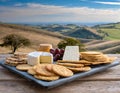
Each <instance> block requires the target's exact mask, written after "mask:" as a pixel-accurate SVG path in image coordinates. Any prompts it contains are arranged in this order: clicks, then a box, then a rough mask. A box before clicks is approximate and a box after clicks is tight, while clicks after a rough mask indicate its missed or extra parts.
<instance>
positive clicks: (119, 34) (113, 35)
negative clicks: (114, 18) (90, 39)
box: [101, 28, 120, 40]
mask: <svg viewBox="0 0 120 93" xmlns="http://www.w3.org/2000/svg"><path fill="white" fill-rule="evenodd" d="M101 31H102V32H105V33H107V34H108V36H106V37H105V38H104V40H120V29H114V28H113V29H112V28H111V29H110V28H109V29H108V28H102V29H101Z"/></svg>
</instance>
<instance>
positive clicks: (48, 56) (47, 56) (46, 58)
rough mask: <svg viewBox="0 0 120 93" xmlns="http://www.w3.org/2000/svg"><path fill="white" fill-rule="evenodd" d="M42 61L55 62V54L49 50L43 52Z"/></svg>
mask: <svg viewBox="0 0 120 93" xmlns="http://www.w3.org/2000/svg"><path fill="white" fill-rule="evenodd" d="M40 63H53V55H52V54H51V53H49V52H42V54H41V56H40Z"/></svg>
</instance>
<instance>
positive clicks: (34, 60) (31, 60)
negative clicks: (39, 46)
mask: <svg viewBox="0 0 120 93" xmlns="http://www.w3.org/2000/svg"><path fill="white" fill-rule="evenodd" d="M41 54H42V53H41V52H31V53H29V54H28V57H27V63H28V64H29V65H37V64H40V55H41Z"/></svg>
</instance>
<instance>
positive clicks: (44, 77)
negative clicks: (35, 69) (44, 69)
mask: <svg viewBox="0 0 120 93" xmlns="http://www.w3.org/2000/svg"><path fill="white" fill-rule="evenodd" d="M34 77H35V78H37V79H40V80H46V81H53V80H57V79H59V76H58V75H55V76H42V75H34Z"/></svg>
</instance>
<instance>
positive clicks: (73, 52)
mask: <svg viewBox="0 0 120 93" xmlns="http://www.w3.org/2000/svg"><path fill="white" fill-rule="evenodd" d="M79 57H80V54H79V46H66V48H65V52H64V55H63V60H68V61H69V60H70V61H79Z"/></svg>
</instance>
